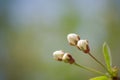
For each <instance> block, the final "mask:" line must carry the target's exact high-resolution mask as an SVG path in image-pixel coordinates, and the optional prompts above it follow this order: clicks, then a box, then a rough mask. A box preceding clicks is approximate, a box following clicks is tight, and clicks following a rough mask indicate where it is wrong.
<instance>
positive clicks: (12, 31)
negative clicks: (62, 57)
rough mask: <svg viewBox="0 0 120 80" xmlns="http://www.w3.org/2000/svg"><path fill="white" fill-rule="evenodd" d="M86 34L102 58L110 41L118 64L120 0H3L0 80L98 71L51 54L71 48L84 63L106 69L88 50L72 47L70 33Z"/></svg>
mask: <svg viewBox="0 0 120 80" xmlns="http://www.w3.org/2000/svg"><path fill="white" fill-rule="evenodd" d="M68 33H77V34H79V35H80V37H81V38H82V39H88V40H89V43H90V48H91V52H92V54H93V55H94V56H96V57H97V58H98V59H99V60H100V61H102V62H103V63H104V58H103V55H102V45H103V43H104V42H107V43H108V45H109V46H110V49H111V52H112V60H113V65H116V66H119V67H120V62H119V60H120V43H119V41H120V0H0V80H88V79H89V78H91V77H95V76H99V75H97V74H94V73H91V72H88V71H86V70H83V69H81V68H78V67H76V66H74V65H70V64H65V63H63V62H57V61H55V60H54V59H53V56H52V53H53V52H54V51H56V50H64V51H65V52H70V53H71V55H72V56H73V57H74V58H75V60H76V61H77V62H78V63H80V64H82V65H85V66H88V67H93V68H96V69H98V70H101V71H103V72H104V70H103V68H102V67H100V65H99V64H97V63H96V62H95V61H93V60H92V59H91V58H90V57H89V56H88V55H86V54H83V53H82V52H80V51H78V49H76V48H74V47H71V46H69V44H68V42H67V39H66V36H67V34H68Z"/></svg>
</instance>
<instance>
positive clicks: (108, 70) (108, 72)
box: [89, 53, 112, 76]
mask: <svg viewBox="0 0 120 80" xmlns="http://www.w3.org/2000/svg"><path fill="white" fill-rule="evenodd" d="M89 56H90V57H92V59H94V60H95V61H96V62H97V63H99V64H100V65H101V66H102V67H103V68H104V69H105V70H106V71H107V72H108V73H109V74H110V75H111V76H112V74H111V72H110V71H109V70H108V69H107V68H106V67H105V66H104V65H103V64H102V63H101V62H100V61H99V60H98V59H96V58H95V57H94V56H93V55H92V54H91V53H89Z"/></svg>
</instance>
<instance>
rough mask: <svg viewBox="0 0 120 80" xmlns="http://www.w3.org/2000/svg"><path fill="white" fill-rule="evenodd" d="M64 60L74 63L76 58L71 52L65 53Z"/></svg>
mask: <svg viewBox="0 0 120 80" xmlns="http://www.w3.org/2000/svg"><path fill="white" fill-rule="evenodd" d="M62 60H63V61H64V62H66V63H70V64H73V63H74V62H75V60H74V59H73V58H72V56H71V55H70V54H69V53H65V54H64V55H63V57H62Z"/></svg>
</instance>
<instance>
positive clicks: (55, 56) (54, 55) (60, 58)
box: [53, 50, 64, 61]
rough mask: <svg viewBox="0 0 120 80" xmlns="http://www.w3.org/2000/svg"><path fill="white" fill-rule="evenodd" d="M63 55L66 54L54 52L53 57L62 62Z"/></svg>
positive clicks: (60, 51)
mask: <svg viewBox="0 0 120 80" xmlns="http://www.w3.org/2000/svg"><path fill="white" fill-rule="evenodd" d="M63 55H64V52H63V51H62V50H59V51H55V52H53V57H54V59H55V60H57V61H62V57H63Z"/></svg>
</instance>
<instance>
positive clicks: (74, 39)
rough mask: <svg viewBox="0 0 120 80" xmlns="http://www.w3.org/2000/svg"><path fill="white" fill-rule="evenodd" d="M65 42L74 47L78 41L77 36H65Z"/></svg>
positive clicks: (71, 34)
mask: <svg viewBox="0 0 120 80" xmlns="http://www.w3.org/2000/svg"><path fill="white" fill-rule="evenodd" d="M67 40H68V42H69V44H70V45H72V46H76V45H77V42H78V41H79V40H80V37H79V35H77V34H75V33H70V34H68V35H67Z"/></svg>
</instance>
